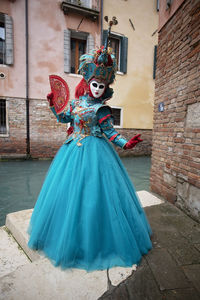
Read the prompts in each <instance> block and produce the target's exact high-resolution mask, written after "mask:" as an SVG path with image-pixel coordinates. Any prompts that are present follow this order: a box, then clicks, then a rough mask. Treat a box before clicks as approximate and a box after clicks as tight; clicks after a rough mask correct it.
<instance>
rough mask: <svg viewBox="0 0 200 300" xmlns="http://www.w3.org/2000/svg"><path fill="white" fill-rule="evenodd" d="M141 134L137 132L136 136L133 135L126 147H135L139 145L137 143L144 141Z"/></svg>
mask: <svg viewBox="0 0 200 300" xmlns="http://www.w3.org/2000/svg"><path fill="white" fill-rule="evenodd" d="M140 136H141V134H137V135H135V136H134V137H132V139H130V140H129V141H128V142H127V143H126V144H125V146H124V149H125V150H126V149H132V148H133V147H135V146H136V145H137V143H140V142H142V141H143V140H141V138H140Z"/></svg>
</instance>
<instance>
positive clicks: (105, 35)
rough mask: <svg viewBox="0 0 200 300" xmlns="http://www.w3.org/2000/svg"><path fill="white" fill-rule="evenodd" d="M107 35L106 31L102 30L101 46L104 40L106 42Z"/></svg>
mask: <svg viewBox="0 0 200 300" xmlns="http://www.w3.org/2000/svg"><path fill="white" fill-rule="evenodd" d="M107 35H108V30H103V36H102V45H104V44H105V40H106V37H107Z"/></svg>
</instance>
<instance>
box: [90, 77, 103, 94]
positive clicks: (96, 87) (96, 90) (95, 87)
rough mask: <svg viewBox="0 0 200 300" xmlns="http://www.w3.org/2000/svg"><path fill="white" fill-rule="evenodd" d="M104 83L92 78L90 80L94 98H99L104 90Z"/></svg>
mask: <svg viewBox="0 0 200 300" xmlns="http://www.w3.org/2000/svg"><path fill="white" fill-rule="evenodd" d="M105 88H106V85H105V83H103V82H98V81H96V80H92V81H91V82H90V91H91V93H92V96H93V97H94V98H99V97H101V96H102V95H103V93H104V91H105Z"/></svg>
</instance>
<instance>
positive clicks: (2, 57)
mask: <svg viewBox="0 0 200 300" xmlns="http://www.w3.org/2000/svg"><path fill="white" fill-rule="evenodd" d="M5 35H6V34H5V18H4V14H1V13H0V64H5V62H6V42H5V38H6V37H5Z"/></svg>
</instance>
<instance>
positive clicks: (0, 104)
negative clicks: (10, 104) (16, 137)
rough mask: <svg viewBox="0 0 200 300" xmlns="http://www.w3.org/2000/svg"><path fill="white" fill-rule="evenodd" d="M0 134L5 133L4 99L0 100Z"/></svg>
mask: <svg viewBox="0 0 200 300" xmlns="http://www.w3.org/2000/svg"><path fill="white" fill-rule="evenodd" d="M0 134H7V124H6V100H0Z"/></svg>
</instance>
